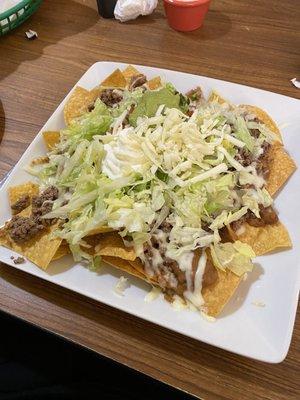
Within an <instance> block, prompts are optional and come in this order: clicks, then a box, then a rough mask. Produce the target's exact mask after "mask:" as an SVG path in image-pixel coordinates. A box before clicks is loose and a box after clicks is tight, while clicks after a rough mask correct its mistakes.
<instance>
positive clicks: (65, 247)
mask: <svg viewBox="0 0 300 400" xmlns="http://www.w3.org/2000/svg"><path fill="white" fill-rule="evenodd" d="M70 253H71V251H70V247H69V244H68V243H67V242H66V241H65V240H63V241H62V242H61V244H60V246H59V248H58V249H57V251H56V253H55V254H54V256H53V258H52V260H51V261H55V260H58V259H60V258H62V257H64V256H66V255H68V254H70Z"/></svg>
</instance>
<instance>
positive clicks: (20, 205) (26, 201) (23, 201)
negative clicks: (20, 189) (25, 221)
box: [11, 194, 30, 214]
mask: <svg viewBox="0 0 300 400" xmlns="http://www.w3.org/2000/svg"><path fill="white" fill-rule="evenodd" d="M29 205H30V197H29V196H28V195H27V194H26V195H24V196H21V197H20V198H19V200H17V201H16V202H15V203H14V204H13V205H12V206H11V208H12V210H13V212H14V214H18V213H19V212H21V211H22V210H24V209H25V208H26V207H28V206H29Z"/></svg>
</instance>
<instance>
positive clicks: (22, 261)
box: [13, 257, 25, 265]
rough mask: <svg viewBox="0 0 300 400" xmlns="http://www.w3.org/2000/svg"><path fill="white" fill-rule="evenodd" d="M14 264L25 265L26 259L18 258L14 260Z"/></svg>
mask: <svg viewBox="0 0 300 400" xmlns="http://www.w3.org/2000/svg"><path fill="white" fill-rule="evenodd" d="M13 262H14V264H16V265H17V264H24V262H25V258H24V257H17V258H14V259H13Z"/></svg>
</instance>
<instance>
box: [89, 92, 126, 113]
mask: <svg viewBox="0 0 300 400" xmlns="http://www.w3.org/2000/svg"><path fill="white" fill-rule="evenodd" d="M99 99H100V100H101V101H102V102H103V103H104V104H105V105H107V107H113V106H114V105H115V104H118V103H120V101H122V100H123V93H122V90H120V89H104V90H103V91H102V92H101V93H100V96H99ZM94 108H95V102H94V103H92V104H90V105H89V106H88V111H89V112H91V111H93V110H94Z"/></svg>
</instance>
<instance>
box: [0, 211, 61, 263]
mask: <svg viewBox="0 0 300 400" xmlns="http://www.w3.org/2000/svg"><path fill="white" fill-rule="evenodd" d="M28 209H30V210H29V211H30V212H31V207H28ZM28 209H26V210H27V214H28ZM26 210H24V212H25V211H26ZM24 212H23V211H22V213H23V216H25V215H26V213H24ZM29 215H30V213H29ZM57 227H58V223H57V224H54V225H52V226H51V227H49V228H47V229H45V230H44V231H43V232H41V233H40V234H39V235H38V236H36V237H34V238H32V239H30V240H28V241H27V242H25V243H21V244H18V243H15V242H14V241H13V240H12V239H11V238H10V236H9V235H8V233H7V231H6V228H5V226H4V227H3V228H1V229H0V245H2V246H4V247H7V248H9V249H11V250H13V251H15V252H16V253H19V254H20V255H21V256H23V257H25V258H27V259H28V260H29V261H31V262H33V263H34V264H36V265H37V266H38V267H40V268H42V269H43V270H46V269H47V267H48V265H49V263H50V261H51V260H52V259H53V257H54V255H55V253H56V251H57V249H58V248H59V246H60V244H61V241H62V239H60V238H53V239H51V233H52V232H53V231H54V230H55V229H57Z"/></svg>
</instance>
